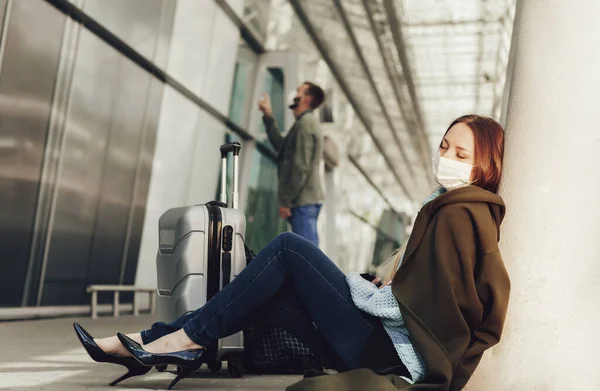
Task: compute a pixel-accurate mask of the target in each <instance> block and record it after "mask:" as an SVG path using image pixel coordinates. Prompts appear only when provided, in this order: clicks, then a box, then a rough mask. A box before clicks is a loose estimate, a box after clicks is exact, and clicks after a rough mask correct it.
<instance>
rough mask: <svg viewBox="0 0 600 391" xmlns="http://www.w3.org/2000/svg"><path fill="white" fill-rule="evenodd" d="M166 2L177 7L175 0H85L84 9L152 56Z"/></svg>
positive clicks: (139, 49) (133, 46)
mask: <svg viewBox="0 0 600 391" xmlns="http://www.w3.org/2000/svg"><path fill="white" fill-rule="evenodd" d="M164 3H171V4H170V5H168V4H164ZM163 6H170V7H174V2H173V1H168V0H85V2H84V4H83V10H84V11H85V12H86V13H88V14H89V15H90V16H91V17H93V18H94V19H96V21H98V23H100V24H101V25H103V26H104V27H105V28H106V29H108V30H110V32H112V33H113V34H115V35H116V36H117V37H119V38H120V39H122V40H123V41H125V43H127V44H128V45H129V46H131V47H132V48H133V49H134V50H136V51H137V52H139V53H140V54H141V55H142V56H144V57H146V58H148V59H153V58H154V51H155V48H156V37H157V35H158V30H159V26H160V21H161V15H162V12H161V10H162V8H163ZM158 65H159V66H162V64H158Z"/></svg>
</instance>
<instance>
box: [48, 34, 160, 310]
mask: <svg viewBox="0 0 600 391" xmlns="http://www.w3.org/2000/svg"><path fill="white" fill-rule="evenodd" d="M150 80H151V78H150V75H148V74H147V73H146V72H145V71H143V70H142V69H141V68H139V67H137V66H136V65H135V64H133V63H132V62H131V61H130V60H128V59H127V58H125V57H123V56H122V55H120V54H119V53H118V52H116V51H115V50H114V49H112V48H110V47H109V46H108V45H107V44H105V43H104V42H102V41H101V40H100V39H99V38H97V37H95V36H93V35H92V34H91V33H89V32H88V31H87V30H82V31H81V36H80V41H79V45H78V52H77V60H76V65H75V70H74V76H73V82H72V91H71V98H70V106H69V110H68V117H67V123H66V129H65V132H66V133H65V137H66V140H65V143H64V147H63V151H62V157H61V166H60V168H59V174H58V179H57V185H58V186H59V190H58V191H57V193H56V196H55V197H56V199H55V208H54V218H53V222H52V225H51V227H50V229H51V236H50V239H49V242H48V244H47V246H48V256H47V260H46V267H45V272H44V273H43V279H44V284H43V290H42V296H41V297H42V299H41V302H40V304H41V305H65V304H80V303H82V302H83V301H84V300H85V298H86V294H85V287H86V286H87V285H88V284H91V283H110V284H116V283H118V282H119V277H120V274H121V261H122V257H123V248H124V245H125V238H126V231H127V227H128V217H129V208H130V203H131V199H132V191H133V186H134V182H135V180H134V179H135V174H136V165H137V157H138V152H139V147H138V146H139V143H140V139H141V135H142V125H143V122H144V121H143V118H144V110H145V105H146V95H147V94H148V89H149V83H150Z"/></svg>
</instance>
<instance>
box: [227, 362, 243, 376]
mask: <svg viewBox="0 0 600 391" xmlns="http://www.w3.org/2000/svg"><path fill="white" fill-rule="evenodd" d="M227 372H229V375H230V376H231V377H234V378H240V377H242V376H243V375H244V373H246V368H244V365H243V364H242V362H241V361H240V360H239V359H231V360H228V361H227Z"/></svg>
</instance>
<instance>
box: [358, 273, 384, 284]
mask: <svg viewBox="0 0 600 391" xmlns="http://www.w3.org/2000/svg"><path fill="white" fill-rule="evenodd" d="M360 276H361V277H362V278H364V279H365V280H367V281H369V282H371V281H373V280H374V279H376V278H377V276H375V275H373V274H371V273H361V274H360ZM375 286H376V287H378V288H379V287H380V286H381V281H379V282H378V283H377V284H375Z"/></svg>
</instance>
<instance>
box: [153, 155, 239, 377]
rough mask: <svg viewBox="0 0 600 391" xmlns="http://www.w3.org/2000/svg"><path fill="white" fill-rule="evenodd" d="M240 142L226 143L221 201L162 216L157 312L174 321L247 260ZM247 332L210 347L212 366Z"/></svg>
mask: <svg viewBox="0 0 600 391" xmlns="http://www.w3.org/2000/svg"><path fill="white" fill-rule="evenodd" d="M240 149H241V145H240V144H239V143H230V144H226V145H223V146H221V160H222V172H221V197H220V201H219V202H216V201H213V202H209V203H207V204H204V205H194V206H186V207H181V208H173V209H169V210H167V211H166V212H165V213H164V214H163V215H162V216H161V217H160V220H159V223H158V225H159V250H158V256H157V260H156V268H157V274H158V299H157V310H158V318H159V319H160V320H161V321H164V322H172V321H174V320H175V319H177V318H178V317H180V316H181V315H183V314H185V313H186V312H189V311H194V310H196V309H198V308H200V307H202V306H203V305H204V304H205V303H206V302H207V301H208V300H210V299H211V298H212V297H213V296H214V295H216V294H217V293H218V292H219V291H220V290H221V289H222V288H223V287H224V286H225V285H227V284H228V283H229V282H230V281H231V280H232V279H233V278H235V277H236V276H237V275H238V274H239V273H240V271H241V270H242V269H243V268H244V267H245V266H246V254H245V251H244V236H245V232H246V218H245V216H244V214H243V213H242V212H241V211H239V210H238V209H237V208H238V197H239V193H238V187H239V183H238V171H239V168H238V158H239V152H240ZM229 153H233V191H232V194H231V198H232V201H231V207H229V205H228V204H227V190H226V186H227V175H226V174H227V156H228V155H229ZM243 342H244V341H243V336H242V333H241V332H239V333H236V334H234V335H231V336H229V337H226V338H223V339H220V340H219V341H218V343H215V344H213V345H211V346H210V347H209V348H208V353H209V357H210V359H209V361H208V367H209V368H210V369H211V370H212V371H218V370H219V369H221V361H222V360H227V359H228V358H229V357H232V356H233V354H232V353H235V354H238V355H239V354H241V352H242V350H243Z"/></svg>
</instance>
